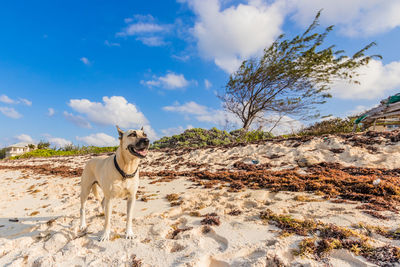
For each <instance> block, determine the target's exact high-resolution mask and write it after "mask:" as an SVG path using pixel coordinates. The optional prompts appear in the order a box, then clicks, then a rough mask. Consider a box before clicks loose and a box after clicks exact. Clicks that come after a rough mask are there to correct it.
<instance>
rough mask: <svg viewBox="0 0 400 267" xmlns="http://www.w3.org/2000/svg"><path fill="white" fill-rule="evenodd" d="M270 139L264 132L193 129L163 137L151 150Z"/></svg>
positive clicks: (269, 135) (268, 134)
mask: <svg viewBox="0 0 400 267" xmlns="http://www.w3.org/2000/svg"><path fill="white" fill-rule="evenodd" d="M270 137H272V135H271V134H270V133H266V132H263V131H249V132H244V131H243V130H235V131H232V132H230V133H228V132H227V131H222V130H218V129H217V128H215V127H214V128H212V129H210V130H206V129H201V128H193V129H188V130H186V131H184V132H183V133H181V134H178V135H173V136H171V137H167V136H166V137H163V138H161V139H160V140H158V141H155V142H154V143H153V144H152V146H151V148H152V149H159V148H165V147H170V148H173V147H204V146H221V145H227V144H231V143H235V142H252V141H257V140H262V139H266V138H270Z"/></svg>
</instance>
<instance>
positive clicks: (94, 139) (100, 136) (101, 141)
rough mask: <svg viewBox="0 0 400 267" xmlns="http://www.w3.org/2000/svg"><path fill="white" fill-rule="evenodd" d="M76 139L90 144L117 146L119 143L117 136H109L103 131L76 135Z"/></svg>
mask: <svg viewBox="0 0 400 267" xmlns="http://www.w3.org/2000/svg"><path fill="white" fill-rule="evenodd" d="M76 140H78V141H82V142H84V143H85V144H87V145H91V146H117V145H118V144H119V142H118V139H117V138H114V137H112V136H109V135H107V134H105V133H96V134H91V135H89V136H83V137H79V136H77V137H76Z"/></svg>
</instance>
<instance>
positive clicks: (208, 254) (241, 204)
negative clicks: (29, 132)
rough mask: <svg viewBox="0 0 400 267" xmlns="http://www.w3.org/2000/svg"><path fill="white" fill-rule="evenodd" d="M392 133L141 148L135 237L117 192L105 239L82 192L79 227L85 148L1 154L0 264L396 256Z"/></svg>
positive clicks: (354, 260)
mask: <svg viewBox="0 0 400 267" xmlns="http://www.w3.org/2000/svg"><path fill="white" fill-rule="evenodd" d="M398 141H399V140H398V132H394V133H391V134H389V133H387V134H385V133H380V134H378V133H373V132H371V133H366V134H356V135H342V136H323V137H301V138H300V137H299V138H291V139H273V140H267V141H262V142H258V143H254V144H247V145H235V146H225V147H208V148H202V149H165V150H160V151H150V153H149V155H148V156H147V158H146V159H144V160H142V163H141V167H140V173H141V174H140V188H139V194H138V196H137V201H136V205H135V208H134V210H135V212H134V221H133V231H134V234H135V238H134V239H133V240H125V238H124V233H125V220H126V201H124V200H122V199H119V200H116V201H115V202H114V206H115V208H114V209H113V215H112V236H111V240H110V241H107V242H99V241H98V236H99V235H100V233H101V231H102V229H103V223H104V217H103V215H102V210H101V207H100V203H99V202H98V201H97V200H96V199H94V197H93V195H91V197H90V200H89V202H88V208H87V219H88V228H87V230H86V231H85V232H80V231H79V208H80V201H79V194H80V174H81V172H82V168H83V167H84V165H85V163H86V162H87V160H89V159H90V158H92V157H95V156H96V155H86V156H76V157H54V158H32V159H20V160H3V161H0V182H1V184H2V186H1V187H0V266H199V267H200V266H201V267H203V266H207V267H208V266H209V267H220V266H377V265H381V266H383V265H385V264H386V265H385V266H400V264H399V263H398V262H396V260H395V259H396V257H397V259H398V257H399V251H400V250H399V247H400V232H399V230H398V229H399V227H400V215H399V212H398V209H399V203H400V191H399V188H400V160H399V158H400V142H398ZM307 242H308V243H307ZM310 242H311V243H312V244H311V245H310ZM335 242H336V243H335ZM339 243H340V244H339ZM306 244H308V246H305V245H306ZM326 244H328V245H332V247H331V249H327V248H326V247H327V245H326ZM334 244H336V245H334ZM367 245H368V247H367ZM302 248H303V249H302ZM396 253H397V254H396Z"/></svg>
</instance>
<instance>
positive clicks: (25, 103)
mask: <svg viewBox="0 0 400 267" xmlns="http://www.w3.org/2000/svg"><path fill="white" fill-rule="evenodd" d="M19 102H21V103H22V104H24V105H26V106H29V107H30V106H32V101H29V100H28V99H25V98H20V99H19Z"/></svg>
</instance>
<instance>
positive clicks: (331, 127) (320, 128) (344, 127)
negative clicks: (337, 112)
mask: <svg viewBox="0 0 400 267" xmlns="http://www.w3.org/2000/svg"><path fill="white" fill-rule="evenodd" d="M356 119H357V116H350V117H347V118H344V119H342V118H333V119H328V120H324V121H320V122H316V123H314V124H313V125H311V126H309V127H307V128H305V129H303V130H301V131H300V132H299V133H298V135H324V134H339V133H351V132H352V131H353V127H354V121H355V120H356ZM356 131H357V132H360V131H361V127H360V126H357V129H356Z"/></svg>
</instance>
